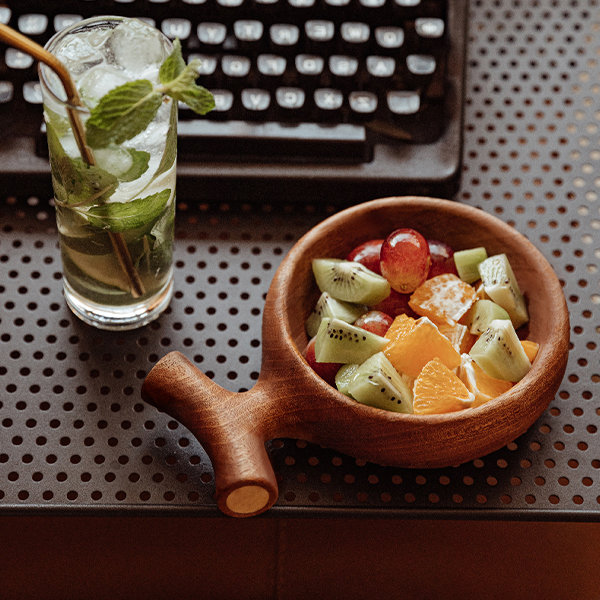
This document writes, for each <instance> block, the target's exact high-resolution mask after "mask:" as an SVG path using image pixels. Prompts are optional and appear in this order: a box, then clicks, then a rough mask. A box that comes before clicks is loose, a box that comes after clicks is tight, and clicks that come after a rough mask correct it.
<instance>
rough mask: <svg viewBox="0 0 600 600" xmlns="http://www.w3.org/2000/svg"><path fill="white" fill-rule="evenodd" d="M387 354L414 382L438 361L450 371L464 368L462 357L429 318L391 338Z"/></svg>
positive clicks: (420, 320) (386, 348) (400, 370)
mask: <svg viewBox="0 0 600 600" xmlns="http://www.w3.org/2000/svg"><path fill="white" fill-rule="evenodd" d="M407 318H408V317H407ZM408 325H410V324H408ZM392 327H394V325H393V324H392ZM390 329H391V328H390ZM384 354H385V355H386V356H387V357H388V359H389V361H390V362H391V363H392V365H394V368H395V369H396V370H397V371H398V372H399V373H406V375H408V376H409V377H412V378H416V377H418V375H419V373H420V372H421V369H422V368H423V367H424V366H425V365H426V364H427V363H428V362H429V361H431V360H433V359H434V358H436V357H437V358H439V359H440V361H441V362H443V363H444V364H445V365H446V366H447V367H448V368H449V369H456V367H458V365H460V354H459V353H458V352H457V351H456V350H455V349H454V346H453V345H452V343H451V342H450V340H449V339H448V338H447V337H446V336H444V335H442V334H441V333H440V331H439V329H438V328H437V326H436V325H435V324H434V323H433V322H432V321H430V320H429V319H428V318H427V317H421V318H420V319H417V321H416V322H415V323H414V326H413V327H412V328H410V330H408V331H401V332H400V334H398V335H396V337H394V338H393V339H392V338H391V339H390V343H389V344H388V345H387V346H386V347H385V349H384Z"/></svg>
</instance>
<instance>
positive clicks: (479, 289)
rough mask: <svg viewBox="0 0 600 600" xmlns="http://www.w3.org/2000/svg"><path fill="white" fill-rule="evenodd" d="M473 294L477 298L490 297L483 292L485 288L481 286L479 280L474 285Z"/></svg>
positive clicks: (486, 298) (485, 298)
mask: <svg viewBox="0 0 600 600" xmlns="http://www.w3.org/2000/svg"><path fill="white" fill-rule="evenodd" d="M475 296H477V300H489V299H490V297H489V296H488V295H487V294H486V293H485V288H484V287H483V283H481V281H480V282H479V283H478V284H477V285H476V286H475Z"/></svg>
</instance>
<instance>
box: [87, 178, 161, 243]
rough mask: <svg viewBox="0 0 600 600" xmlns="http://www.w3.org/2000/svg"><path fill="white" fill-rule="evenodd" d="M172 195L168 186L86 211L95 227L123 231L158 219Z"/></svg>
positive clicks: (116, 231)
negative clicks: (142, 196)
mask: <svg viewBox="0 0 600 600" xmlns="http://www.w3.org/2000/svg"><path fill="white" fill-rule="evenodd" d="M170 197H171V190H170V189H168V188H167V189H165V190H162V191H160V192H157V193H156V194H152V195H150V196H145V197H144V198H136V199H135V200H131V201H130V202H108V203H107V204H100V205H98V206H92V207H91V208H90V209H89V210H88V211H87V212H86V216H87V218H88V220H89V222H90V224H91V225H93V226H94V227H98V228H100V229H108V230H109V231H112V232H113V233H122V232H124V231H129V230H131V229H137V228H138V227H142V226H143V225H147V224H148V223H149V222H152V221H155V220H156V219H158V218H159V217H160V216H161V214H162V212H163V210H164V209H165V207H166V205H167V202H168V200H169V198H170Z"/></svg>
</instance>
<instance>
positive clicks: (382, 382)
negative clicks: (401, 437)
mask: <svg viewBox="0 0 600 600" xmlns="http://www.w3.org/2000/svg"><path fill="white" fill-rule="evenodd" d="M348 393H349V395H350V396H351V397H352V398H354V399H355V400H356V401H357V402H361V403H362V404H368V405H369V406H374V407H375V408H383V409H384V410H391V411H393V412H402V413H412V392H411V390H410V388H409V387H408V385H406V382H405V381H404V380H403V379H402V377H401V376H400V374H399V373H397V372H396V370H395V369H394V367H393V366H392V364H391V363H390V361H389V360H388V359H387V358H386V357H385V355H384V354H383V353H382V352H378V353H376V354H374V355H373V356H371V357H370V358H368V359H367V360H366V361H365V362H364V363H362V364H361V365H360V367H359V368H358V370H357V371H356V373H355V375H354V378H353V380H352V383H351V384H350V385H349V386H348Z"/></svg>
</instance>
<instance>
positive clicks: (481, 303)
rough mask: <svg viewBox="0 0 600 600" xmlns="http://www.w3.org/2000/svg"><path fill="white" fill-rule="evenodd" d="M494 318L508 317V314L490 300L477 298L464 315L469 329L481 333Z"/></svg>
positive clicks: (477, 333)
mask: <svg viewBox="0 0 600 600" xmlns="http://www.w3.org/2000/svg"><path fill="white" fill-rule="evenodd" d="M495 319H510V315H509V314H508V313H507V312H506V311H505V310H504V309H503V308H502V307H501V306H499V305H498V304H496V303H495V302H492V301H491V300H477V302H475V304H473V306H472V307H471V308H470V309H469V312H468V313H467V314H466V316H465V323H466V325H467V326H468V327H469V331H470V332H471V333H474V334H475V335H481V334H482V333H484V332H485V330H486V329H487V328H488V326H489V324H490V323H491V322H492V321H494V320H495Z"/></svg>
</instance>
